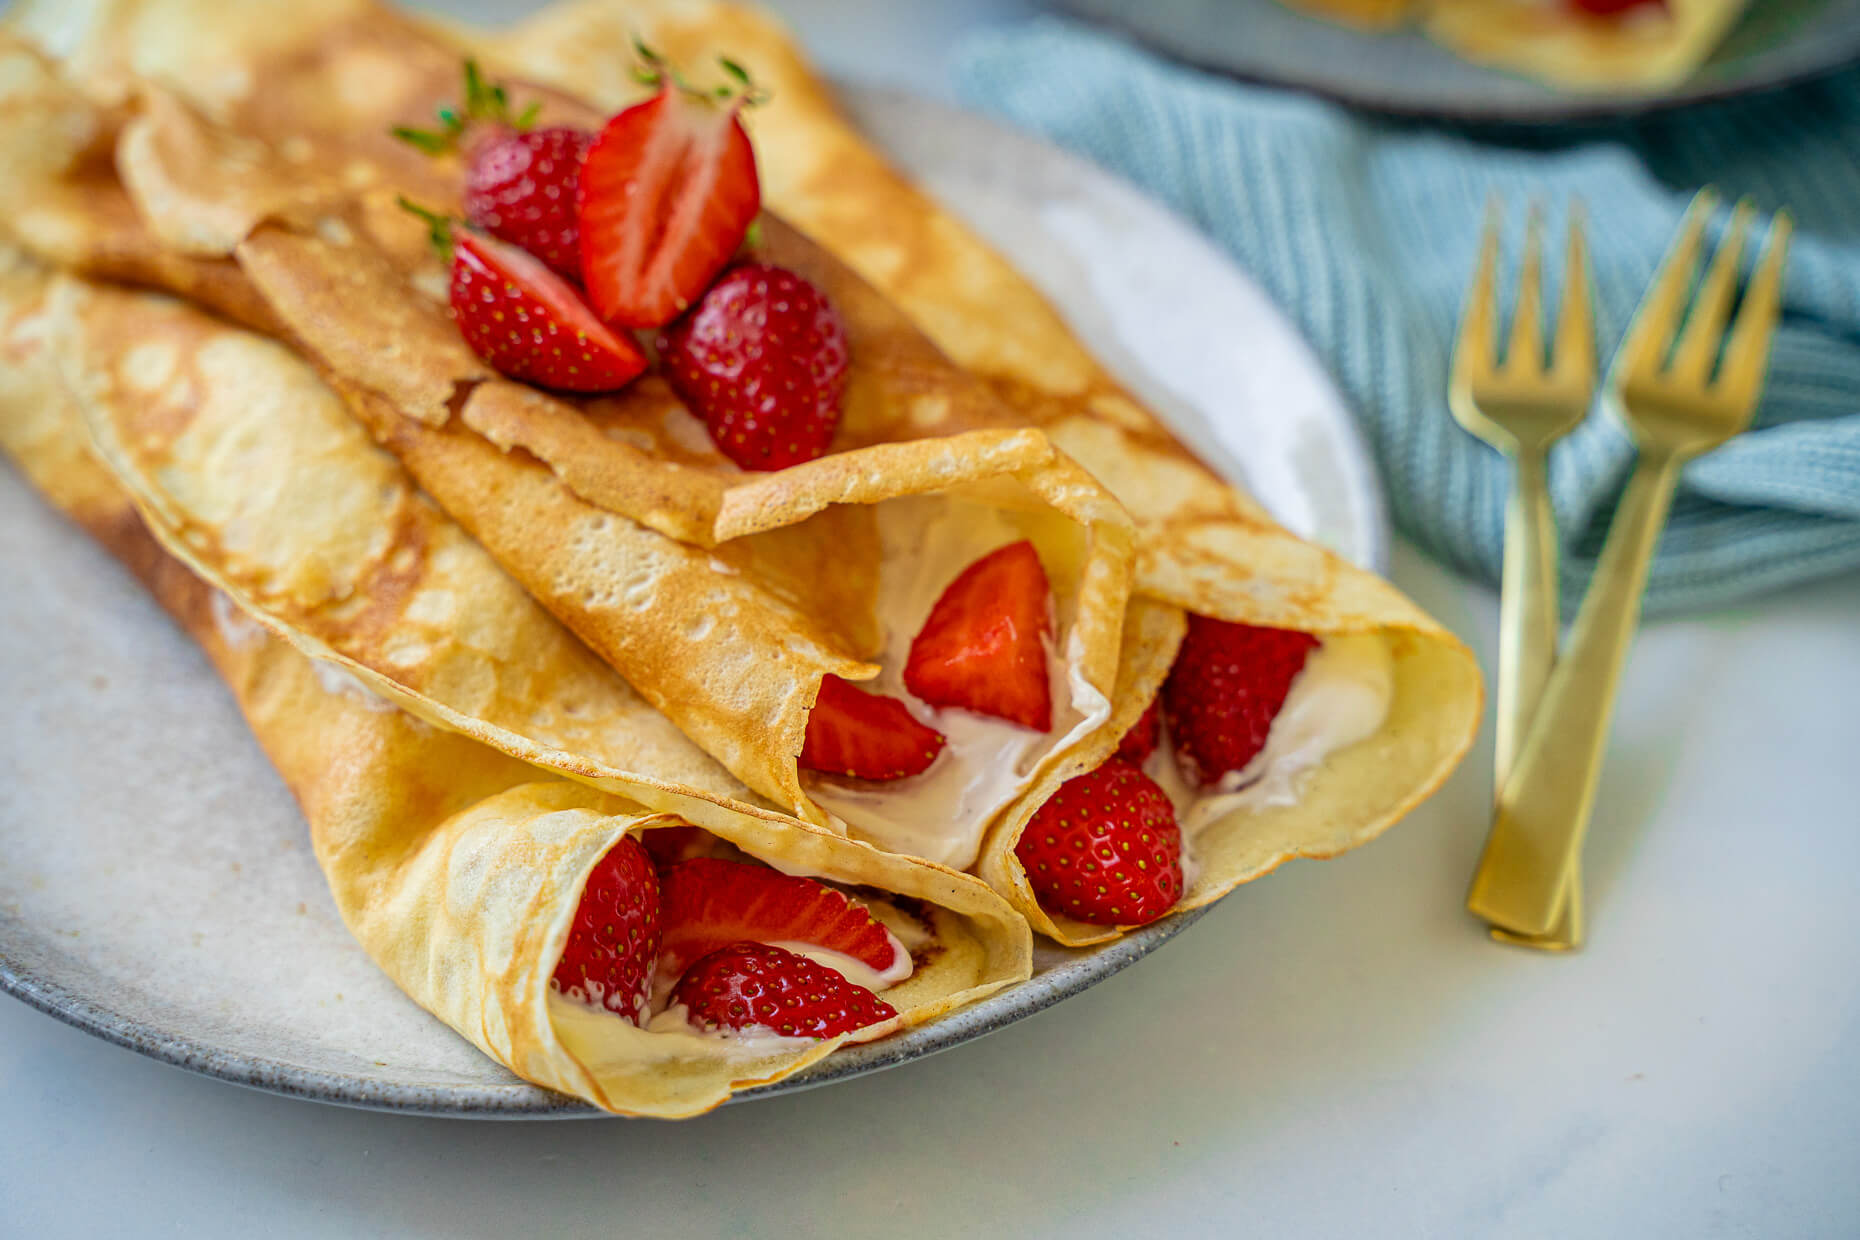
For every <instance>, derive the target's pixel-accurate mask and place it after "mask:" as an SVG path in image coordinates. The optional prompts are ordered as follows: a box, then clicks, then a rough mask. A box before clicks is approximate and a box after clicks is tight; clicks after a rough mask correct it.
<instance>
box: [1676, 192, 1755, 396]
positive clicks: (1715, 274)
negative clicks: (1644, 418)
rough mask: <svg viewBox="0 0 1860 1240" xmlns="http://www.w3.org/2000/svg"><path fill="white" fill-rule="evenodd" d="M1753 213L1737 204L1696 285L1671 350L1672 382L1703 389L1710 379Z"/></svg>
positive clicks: (1746, 205) (1746, 202) (1747, 206)
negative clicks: (1688, 313) (1697, 287)
mask: <svg viewBox="0 0 1860 1240" xmlns="http://www.w3.org/2000/svg"><path fill="white" fill-rule="evenodd" d="M1756 213H1757V209H1756V208H1755V207H1753V206H1752V205H1751V204H1750V200H1749V199H1748V198H1746V199H1745V200H1744V201H1742V202H1740V203H1738V204H1737V210H1736V211H1735V212H1734V213H1732V215H1731V227H1730V228H1729V229H1728V230H1727V231H1726V233H1725V235H1724V241H1723V243H1722V244H1721V245H1719V247H1718V253H1717V254H1716V255H1715V256H1714V257H1713V258H1712V260H1711V266H1710V267H1709V268H1707V269H1706V271H1705V278H1704V279H1703V280H1702V281H1700V283H1699V291H1698V296H1697V297H1695V298H1693V300H1692V313H1691V315H1690V316H1689V317H1688V318H1687V320H1686V330H1685V333H1684V334H1683V335H1682V336H1680V338H1679V345H1678V347H1676V348H1675V349H1674V350H1673V361H1672V366H1671V367H1670V369H1671V371H1672V374H1673V377H1674V378H1676V379H1683V380H1685V381H1687V382H1691V383H1697V384H1699V385H1701V386H1703V385H1704V383H1705V381H1706V380H1707V379H1709V378H1711V367H1712V363H1713V362H1715V361H1717V360H1718V346H1719V345H1721V344H1723V343H1724V325H1725V323H1726V322H1727V321H1728V320H1729V319H1730V317H1731V300H1732V297H1733V296H1734V295H1735V294H1736V292H1737V273H1738V270H1739V265H1740V263H1741V262H1742V260H1743V257H1744V237H1745V236H1746V234H1748V233H1749V232H1750V220H1751V217H1752V216H1754V215H1755V214H1756Z"/></svg>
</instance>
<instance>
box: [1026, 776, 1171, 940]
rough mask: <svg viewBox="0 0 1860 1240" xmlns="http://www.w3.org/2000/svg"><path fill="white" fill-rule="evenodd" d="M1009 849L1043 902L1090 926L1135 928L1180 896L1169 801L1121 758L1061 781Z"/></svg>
mask: <svg viewBox="0 0 1860 1240" xmlns="http://www.w3.org/2000/svg"><path fill="white" fill-rule="evenodd" d="M1014 855H1015V856H1016V857H1018V858H1019V859H1020V863H1021V865H1022V867H1023V868H1025V869H1026V871H1027V881H1028V882H1029V883H1031V884H1033V892H1034V895H1035V896H1036V897H1037V898H1038V899H1039V901H1040V907H1041V908H1044V909H1046V910H1047V911H1048V912H1058V913H1065V914H1066V915H1068V916H1070V917H1076V918H1078V919H1079V920H1080V921H1088V922H1091V923H1092V924H1093V925H1100V926H1140V925H1142V924H1144V923H1145V922H1151V921H1155V920H1156V919H1157V918H1158V917H1161V916H1162V915H1163V914H1165V913H1167V912H1168V911H1169V910H1170V909H1172V908H1174V907H1175V905H1176V901H1178V900H1180V899H1181V898H1182V831H1181V828H1179V827H1178V826H1177V825H1176V821H1175V807H1174V806H1173V805H1171V804H1170V803H1169V798H1168V796H1167V795H1165V794H1164V792H1163V790H1162V789H1161V788H1159V787H1158V786H1157V785H1156V781H1155V780H1153V779H1151V778H1150V777H1149V776H1148V775H1145V774H1144V773H1143V772H1142V771H1139V770H1138V769H1137V768H1136V767H1134V766H1132V765H1131V764H1130V763H1128V762H1125V761H1124V760H1122V759H1121V758H1112V759H1111V760H1110V761H1109V762H1106V763H1105V764H1104V765H1103V766H1101V767H1099V768H1098V769H1097V770H1095V771H1088V772H1087V773H1085V774H1083V775H1080V776H1077V777H1076V778H1073V779H1068V780H1067V781H1066V782H1065V783H1063V784H1061V785H1060V786H1059V791H1058V792H1055V793H1054V794H1053V795H1052V797H1051V798H1050V799H1048V801H1047V802H1046V804H1045V805H1042V806H1041V807H1040V809H1039V812H1038V813H1036V814H1034V816H1033V819H1032V821H1030V822H1029V823H1028V824H1027V829H1026V830H1025V831H1024V832H1023V833H1022V834H1021V837H1020V842H1019V843H1018V844H1016V845H1015V846H1014Z"/></svg>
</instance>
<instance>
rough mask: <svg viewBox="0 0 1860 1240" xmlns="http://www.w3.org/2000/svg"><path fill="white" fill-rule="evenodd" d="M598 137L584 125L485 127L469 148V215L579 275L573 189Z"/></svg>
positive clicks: (561, 269) (557, 267) (575, 277)
mask: <svg viewBox="0 0 1860 1240" xmlns="http://www.w3.org/2000/svg"><path fill="white" fill-rule="evenodd" d="M593 141H594V135H593V134H591V133H588V132H587V131H586V130H583V129H570V128H567V127H564V126H558V127H555V128H550V129H531V130H528V131H525V132H518V131H516V130H510V129H505V130H501V131H494V132H491V133H488V134H487V135H485V137H484V138H482V139H481V140H479V141H476V142H474V143H472V144H471V146H470V147H469V148H468V150H467V154H466V164H465V218H466V219H468V220H470V221H471V222H472V223H474V224H476V225H477V226H478V227H480V228H482V229H484V230H485V231H486V232H488V233H490V234H491V235H492V236H493V237H496V238H498V239H499V240H501V241H508V242H510V244H512V245H515V246H521V247H522V248H523V249H525V250H528V251H529V252H530V253H531V254H534V255H535V256H536V257H537V258H540V259H542V261H543V262H545V263H547V264H549V266H550V267H551V268H553V269H554V270H555V271H556V272H557V273H558V274H560V275H563V276H567V277H568V278H569V279H570V280H576V281H578V280H580V279H581V225H580V223H579V221H578V217H577V212H576V209H575V192H576V187H577V185H578V183H579V182H580V180H581V165H582V161H584V160H585V159H587V157H588V144H589V143H591V142H593Z"/></svg>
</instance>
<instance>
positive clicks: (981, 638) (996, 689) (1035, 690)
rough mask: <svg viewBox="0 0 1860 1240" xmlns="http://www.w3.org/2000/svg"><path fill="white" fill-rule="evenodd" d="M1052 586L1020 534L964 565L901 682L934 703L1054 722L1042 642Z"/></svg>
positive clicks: (1035, 723) (1028, 721)
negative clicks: (973, 561) (1012, 540)
mask: <svg viewBox="0 0 1860 1240" xmlns="http://www.w3.org/2000/svg"><path fill="white" fill-rule="evenodd" d="M1052 632H1053V600H1052V589H1051V588H1050V587H1049V586H1048V585H1047V582H1046V570H1045V569H1044V568H1043V567H1041V565H1040V556H1039V553H1038V552H1036V551H1035V550H1034V549H1033V543H1032V542H1030V541H1028V540H1026V539H1022V540H1021V541H1020V542H1017V543H1009V544H1008V545H1007V546H1005V547H1002V548H1001V549H1000V550H998V551H992V552H990V553H989V554H987V555H985V556H983V557H982V558H981V559H979V560H977V561H975V563H973V564H971V565H969V566H968V567H967V568H965V569H963V570H962V572H961V573H960V574H959V575H958V576H957V577H956V579H955V580H954V581H952V582H950V583H949V585H948V586H946V587H945V588H944V590H943V594H942V596H941V597H940V598H938V599H937V601H936V606H934V607H932V608H931V609H930V617H929V619H927V620H925V621H924V627H923V631H922V632H920V633H918V634H917V639H916V640H915V641H913V642H912V643H911V654H910V659H909V661H908V662H907V663H906V664H905V666H904V686H905V688H907V689H909V690H910V691H911V692H912V693H913V694H915V695H916V696H917V697H918V698H919V699H921V700H922V701H925V702H928V703H929V704H930V705H932V706H961V707H963V708H965V709H967V710H973V711H977V712H979V713H981V714H984V715H993V716H995V717H996V718H999V719H1006V720H1008V721H1009V722H1010V723H1018V724H1020V725H1021V726H1022V727H1027V728H1033V729H1034V730H1035V731H1039V732H1044V731H1046V730H1047V729H1049V728H1051V727H1052V726H1053V694H1052V686H1051V684H1050V683H1049V682H1048V677H1047V671H1046V645H1047V642H1048V641H1049V640H1051V637H1052Z"/></svg>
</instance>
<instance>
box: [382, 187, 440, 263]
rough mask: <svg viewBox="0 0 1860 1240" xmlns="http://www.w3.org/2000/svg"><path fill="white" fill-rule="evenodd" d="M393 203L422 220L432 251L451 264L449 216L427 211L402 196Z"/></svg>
mask: <svg viewBox="0 0 1860 1240" xmlns="http://www.w3.org/2000/svg"><path fill="white" fill-rule="evenodd" d="M394 201H396V202H398V203H399V204H400V206H401V210H403V211H410V212H412V213H413V214H414V215H417V216H419V217H420V218H421V219H422V220H424V221H425V222H426V236H427V239H428V240H429V241H431V242H432V243H433V249H435V250H437V251H438V252H439V257H440V258H442V259H444V260H445V261H446V262H448V263H449V262H451V261H452V220H451V218H450V217H449V216H445V215H441V214H440V213H439V212H437V211H429V210H427V209H426V208H425V207H423V206H421V205H420V204H419V203H417V202H415V201H413V199H411V198H408V197H407V196H406V195H404V194H403V195H401V196H400V197H398V198H396V199H395V200H394Z"/></svg>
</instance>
